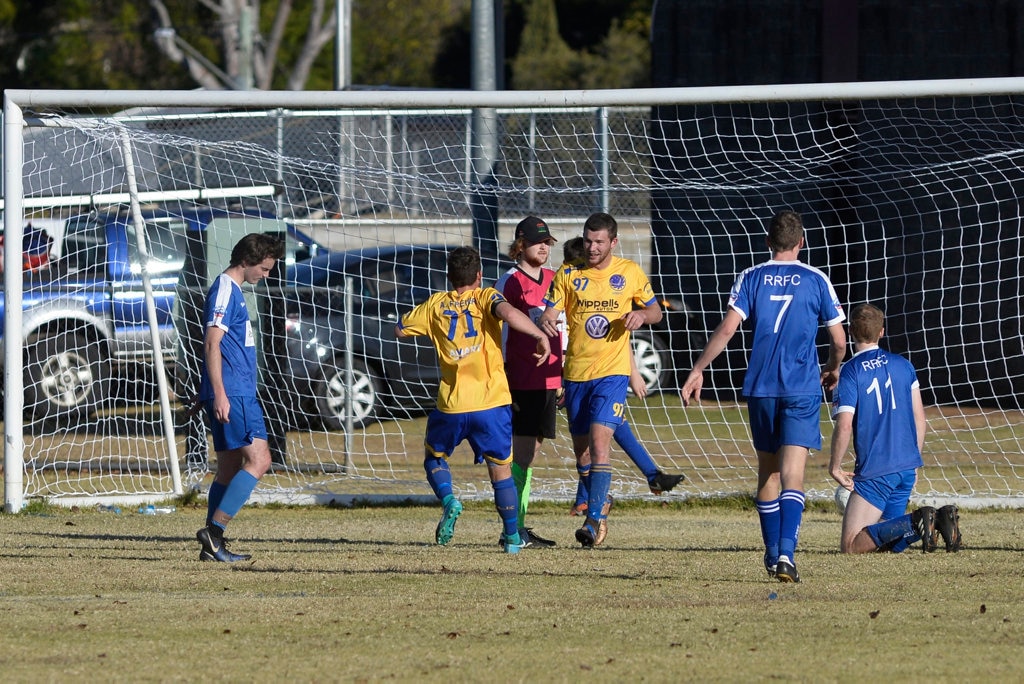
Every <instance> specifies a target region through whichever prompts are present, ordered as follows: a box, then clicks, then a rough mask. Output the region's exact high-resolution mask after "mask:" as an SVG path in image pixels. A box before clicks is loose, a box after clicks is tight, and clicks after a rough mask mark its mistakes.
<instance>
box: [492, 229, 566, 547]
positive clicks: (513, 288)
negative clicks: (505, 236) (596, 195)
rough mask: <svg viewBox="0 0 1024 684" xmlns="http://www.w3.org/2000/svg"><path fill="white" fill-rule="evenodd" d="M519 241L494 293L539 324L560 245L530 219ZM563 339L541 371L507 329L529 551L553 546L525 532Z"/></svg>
mask: <svg viewBox="0 0 1024 684" xmlns="http://www.w3.org/2000/svg"><path fill="white" fill-rule="evenodd" d="M514 237H515V240H514V241H513V242H512V245H511V246H510V247H509V250H508V255H509V257H511V258H512V259H514V260H515V262H516V265H515V266H513V267H512V268H510V269H509V270H508V271H507V272H506V273H505V274H504V275H502V276H501V278H499V279H498V282H497V284H496V285H495V288H496V289H497V290H498V291H499V292H501V294H502V295H503V296H504V297H505V299H506V300H507V301H508V303H509V304H511V305H512V306H514V307H516V308H517V309H519V310H520V311H522V312H523V313H524V314H526V315H527V316H529V317H530V320H531V321H533V322H534V323H536V322H537V321H538V320H539V319H540V316H541V314H542V313H543V312H544V295H546V294H547V292H548V288H549V287H550V286H551V281H552V280H553V279H554V277H555V272H554V271H553V270H551V269H550V268H544V264H546V263H547V261H548V258H549V257H550V255H551V246H552V245H554V244H555V242H557V240H555V237H554V236H553V235H552V234H551V231H550V230H549V229H548V225H547V223H545V222H544V221H543V220H542V219H539V218H537V217H536V216H527V217H526V218H524V219H523V220H522V221H520V222H519V224H518V225H517V226H516V230H515V236H514ZM560 338H561V336H560V335H559V336H555V337H551V338H549V340H548V343H549V344H550V345H551V356H549V357H548V360H547V362H546V363H542V364H541V365H539V366H538V365H537V359H536V358H534V355H533V351H534V345H533V340H532V339H531V338H530V336H529V335H527V334H524V333H521V332H519V331H518V330H513V329H512V328H511V327H508V328H506V329H505V339H504V347H505V373H506V375H507V376H508V385H509V389H510V391H511V393H512V479H513V480H515V483H516V491H517V492H518V494H519V512H518V516H519V536H520V538H521V539H522V540H523V542H524V543H526V544H528V545H531V546H545V547H551V546H555V542H553V541H551V540H550V539H545V538H544V537H542V536H540V535H539V534H537V533H536V532H534V530H533V529H532V528H529V527H527V526H526V511H527V509H528V508H529V502H530V485H531V481H532V479H533V459H534V456H535V455H536V453H537V450H538V449H539V448H540V445H541V444H542V443H543V442H544V440H545V439H554V437H555V418H556V416H557V415H558V400H559V395H560V393H561V392H560V390H561V388H562V341H561V339H560Z"/></svg>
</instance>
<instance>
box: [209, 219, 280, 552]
mask: <svg viewBox="0 0 1024 684" xmlns="http://www.w3.org/2000/svg"><path fill="white" fill-rule="evenodd" d="M283 256H284V244H283V243H282V242H281V241H280V240H278V239H277V238H275V237H272V236H270V235H264V234H258V233H250V234H249V235H246V236H245V237H243V238H242V239H241V240H239V241H238V243H237V244H235V246H234V248H233V249H232V250H231V261H230V263H229V265H228V268H227V270H225V271H224V272H223V273H221V274H220V275H219V276H217V279H216V280H214V281H213V285H212V286H211V287H210V290H209V292H208V294H207V297H206V305H205V307H204V309H203V321H204V323H205V325H206V334H205V341H204V344H203V351H204V357H205V362H204V364H203V371H202V380H201V384H200V387H199V397H198V399H199V401H200V402H203V403H204V405H205V408H206V414H207V416H208V418H209V422H210V430H211V432H212V433H213V447H214V450H215V451H216V452H217V472H216V475H215V476H214V480H213V484H211V485H210V492H209V497H208V502H207V518H206V527H204V528H202V529H201V530H199V531H198V532H196V538H197V539H198V540H199V544H200V546H201V547H202V550H201V551H200V552H199V559H200V560H204V561H219V562H222V563H233V562H235V561H240V560H247V559H248V558H249V555H247V554H236V553H232V552H230V551H228V549H227V545H226V544H225V543H224V529H225V528H226V527H227V525H228V523H229V522H230V521H231V519H232V518H234V517H235V516H236V515H238V511H240V510H241V509H242V506H243V505H245V502H246V501H247V500H248V499H249V495H250V494H252V491H253V489H255V488H256V484H257V483H258V482H259V480H260V478H261V477H263V475H264V474H265V473H266V472H267V470H269V469H270V447H269V446H268V444H267V428H266V425H265V424H264V421H263V409H262V408H261V406H260V404H259V401H257V399H256V376H257V369H256V337H255V335H254V334H253V329H252V323H251V322H250V320H249V311H248V309H247V308H246V306H245V298H244V296H243V294H242V285H244V284H246V283H248V284H250V285H255V284H256V283H258V282H260V281H261V280H263V279H264V278H266V277H267V276H268V275H270V272H271V270H272V269H273V268H274V264H275V263H276V262H277V260H278V259H280V258H281V257H283Z"/></svg>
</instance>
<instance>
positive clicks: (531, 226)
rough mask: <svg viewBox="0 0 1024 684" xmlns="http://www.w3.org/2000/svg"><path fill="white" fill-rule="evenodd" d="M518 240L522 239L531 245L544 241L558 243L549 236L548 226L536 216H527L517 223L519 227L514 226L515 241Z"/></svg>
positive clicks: (552, 236) (553, 237)
mask: <svg viewBox="0 0 1024 684" xmlns="http://www.w3.org/2000/svg"><path fill="white" fill-rule="evenodd" d="M519 238H523V239H524V240H526V241H527V242H529V243H530V244H531V245H534V244H537V243H538V242H544V241H545V240H552V241H554V242H558V240H557V239H555V236H554V235H552V234H551V231H550V230H548V224H546V223H544V220H543V219H539V218H537V217H536V216H527V217H526V218H524V219H523V220H522V221H520V222H519V225H517V226H516V238H515V239H517V240H518V239H519Z"/></svg>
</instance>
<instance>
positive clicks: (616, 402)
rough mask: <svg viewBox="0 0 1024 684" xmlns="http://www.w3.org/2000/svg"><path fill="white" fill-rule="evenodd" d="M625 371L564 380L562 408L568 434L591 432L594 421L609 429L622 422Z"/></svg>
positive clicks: (625, 382) (627, 385)
mask: <svg viewBox="0 0 1024 684" xmlns="http://www.w3.org/2000/svg"><path fill="white" fill-rule="evenodd" d="M628 389H629V376H628V375H609V376H607V377H604V378H597V379H595V380H586V381H584V382H573V381H571V380H566V381H565V409H566V412H567V413H568V414H569V434H572V435H586V434H590V426H591V425H593V424H594V423H597V424H599V425H607V426H608V427H610V428H611V429H612V430H614V429H616V428H617V427H619V426H620V425H622V421H623V417H624V416H625V413H626V391H627V390H628Z"/></svg>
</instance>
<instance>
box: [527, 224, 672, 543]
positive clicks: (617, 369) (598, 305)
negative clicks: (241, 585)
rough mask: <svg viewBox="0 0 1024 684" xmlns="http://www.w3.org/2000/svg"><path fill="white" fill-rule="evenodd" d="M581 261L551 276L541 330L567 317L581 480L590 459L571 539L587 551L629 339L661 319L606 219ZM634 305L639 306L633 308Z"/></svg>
mask: <svg viewBox="0 0 1024 684" xmlns="http://www.w3.org/2000/svg"><path fill="white" fill-rule="evenodd" d="M583 240H584V242H585V246H586V259H587V260H586V263H585V264H584V265H583V266H582V267H580V268H563V269H560V270H559V271H558V273H557V274H555V279H554V280H553V281H552V283H551V290H550V292H549V293H548V295H547V297H546V298H545V303H546V304H547V309H546V310H545V311H544V313H543V314H542V315H541V318H540V328H541V330H543V331H544V332H546V333H548V334H549V335H552V336H554V335H555V334H556V333H558V332H559V323H558V317H559V314H561V313H563V312H564V313H565V319H566V324H567V326H568V335H569V346H568V349H567V350H566V357H565V367H564V369H563V378H564V384H565V406H566V410H567V412H568V414H569V433H570V434H571V435H572V443H573V451H574V452H575V454H576V466H577V469H578V470H579V471H580V474H581V475H582V474H583V466H584V464H585V463H586V460H587V459H588V458H589V461H590V474H589V475H590V491H589V501H588V503H587V519H586V521H585V522H584V523H583V525H582V527H580V529H578V530H577V531H576V541H578V542H579V543H580V545H581V546H583V547H584V548H590V547H593V546H595V545H597V543H598V542H599V541H603V539H604V537H605V535H606V534H607V530H608V506H607V503H608V501H609V499H608V491H609V489H610V488H611V482H612V466H611V442H612V437H613V435H614V434H615V430H616V428H618V427H619V426H620V425H621V424H622V421H623V416H624V415H625V407H626V391H627V388H628V386H629V377H630V371H631V366H630V356H631V354H632V349H631V347H630V343H629V334H630V332H631V331H633V330H636V329H638V328H639V327H640V326H642V325H647V324H654V323H657V322H659V321H660V320H661V318H662V316H663V312H662V310H661V305H660V304H658V300H657V298H656V297H655V296H654V292H653V290H652V289H651V283H650V281H649V280H648V278H647V275H646V274H645V273H644V272H643V270H642V269H641V268H640V266H639V265H638V264H636V263H635V262H633V261H630V260H629V259H623V258H621V257H617V256H615V255H614V254H612V250H613V249H614V248H615V246H616V245H617V244H618V243H619V238H618V223H617V222H616V220H615V219H614V218H613V217H612V216H610V215H608V214H605V213H597V214H592V215H591V216H590V217H589V218H588V219H587V220H586V223H584V225H583ZM634 304H636V305H638V306H639V307H641V308H638V309H637V308H634V306H633V305H634Z"/></svg>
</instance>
